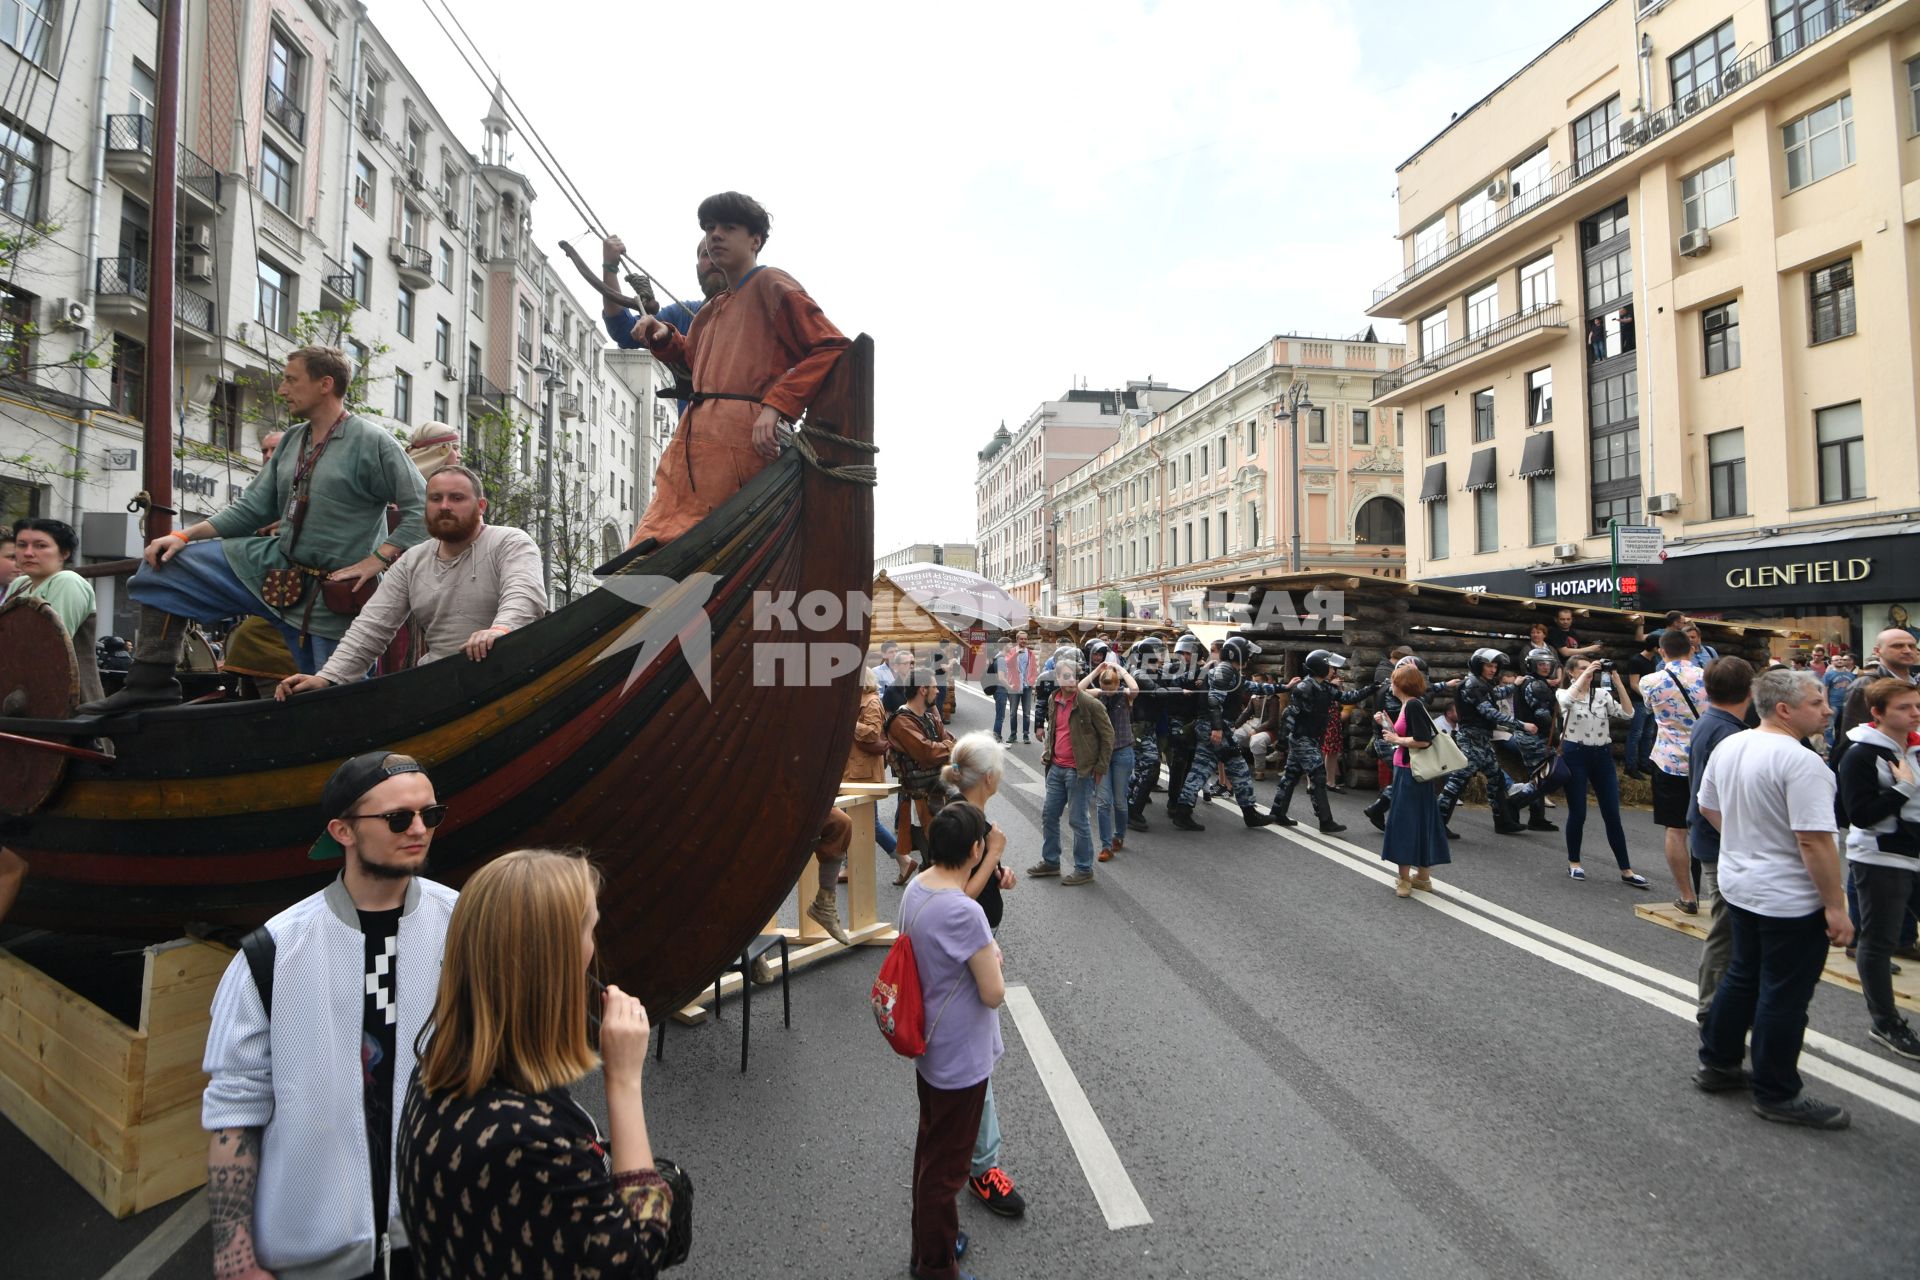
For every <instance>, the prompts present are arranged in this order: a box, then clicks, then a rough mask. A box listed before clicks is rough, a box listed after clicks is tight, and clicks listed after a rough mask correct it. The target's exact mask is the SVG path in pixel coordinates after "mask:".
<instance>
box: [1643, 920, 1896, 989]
mask: <svg viewBox="0 0 1920 1280" xmlns="http://www.w3.org/2000/svg"><path fill="white" fill-rule="evenodd" d="M1633 914H1635V915H1637V916H1639V917H1640V918H1641V919H1642V920H1651V921H1653V923H1655V924H1657V925H1662V926H1664V927H1666V928H1668V929H1672V930H1674V931H1675V932H1678V933H1684V934H1686V935H1687V936H1688V937H1690V938H1705V937H1706V936H1707V927H1708V926H1709V925H1711V924H1712V923H1713V919H1712V917H1711V916H1709V915H1708V914H1707V913H1706V912H1705V911H1704V910H1703V911H1701V913H1700V914H1699V915H1697V916H1690V915H1688V914H1687V913H1686V912H1684V911H1682V910H1680V908H1678V907H1676V906H1674V905H1673V904H1672V903H1671V902H1643V903H1637V904H1635V906H1634V908H1633ZM1894 963H1896V964H1900V963H1903V962H1901V961H1895V962H1894ZM1904 963H1905V970H1904V972H1901V973H1896V974H1894V975H1893V1002H1894V1003H1895V1004H1897V1005H1899V1006H1900V1007H1901V1008H1902V1009H1912V1010H1920V965H1916V964H1914V963H1912V962H1911V961H1906V962H1904ZM1820 976H1821V978H1822V979H1823V980H1825V981H1827V982H1831V983H1833V984H1834V985H1835V986H1837V987H1845V988H1846V989H1847V990H1849V991H1851V992H1853V993H1854V994H1856V995H1858V994H1860V973H1859V970H1857V969H1856V968H1855V967H1854V963H1853V961H1851V960H1849V959H1847V953H1846V952H1845V951H1842V950H1841V949H1840V948H1839V947H1834V948H1833V949H1832V950H1830V951H1829V952H1828V953H1827V971H1826V972H1825V973H1823V974H1821V975H1820Z"/></svg>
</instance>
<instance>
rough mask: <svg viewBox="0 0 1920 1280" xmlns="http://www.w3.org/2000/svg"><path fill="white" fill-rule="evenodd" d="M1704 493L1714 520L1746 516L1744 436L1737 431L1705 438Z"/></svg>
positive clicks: (1737, 429) (1723, 432) (1745, 452)
mask: <svg viewBox="0 0 1920 1280" xmlns="http://www.w3.org/2000/svg"><path fill="white" fill-rule="evenodd" d="M1707 492H1708V495H1709V497H1708V502H1709V507H1710V510H1711V511H1712V513H1713V518H1714V519H1715V520H1725V519H1726V518H1727V517H1728V516H1743V515H1745V514H1747V433H1746V432H1745V431H1744V430H1742V429H1741V428H1739V427H1735V428H1734V429H1733V430H1732V431H1716V432H1714V433H1713V434H1712V435H1710V436H1708V437H1707Z"/></svg>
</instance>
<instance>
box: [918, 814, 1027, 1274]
mask: <svg viewBox="0 0 1920 1280" xmlns="http://www.w3.org/2000/svg"><path fill="white" fill-rule="evenodd" d="M1005 844H1006V837H1005V836H1004V835H1003V834H1002V833H1001V832H1000V831H999V830H997V829H996V830H994V831H992V832H991V833H990V832H988V830H987V819H986V815H985V814H983V813H981V812H980V810H979V809H978V808H976V807H974V806H973V805H971V804H967V803H965V802H964V801H962V802H959V803H955V804H949V805H947V806H946V807H945V808H944V809H942V810H940V812H939V813H938V814H936V815H935V816H934V819H933V823H932V825H931V827H930V828H929V829H928V832H927V845H928V849H927V868H926V870H924V871H922V872H921V873H920V874H919V875H917V876H915V877H914V878H913V880H912V882H911V883H909V884H908V885H907V891H906V893H905V894H903V895H901V899H900V922H901V923H900V931H901V932H902V933H904V934H906V935H907V936H908V937H909V938H911V939H912V940H913V958H914V963H915V965H916V966H917V967H918V968H919V970H920V997H921V1000H922V1002H923V1005H924V1010H925V1018H926V1026H927V1050H926V1052H925V1053H923V1054H921V1055H920V1057H919V1058H917V1059H915V1061H914V1067H915V1071H916V1084H917V1085H918V1088H919V1093H920V1132H919V1135H918V1137H917V1138H916V1139H915V1141H914V1145H913V1255H912V1264H911V1270H912V1272H913V1274H914V1275H915V1276H920V1277H929V1278H931V1280H956V1277H958V1276H959V1275H960V1270H959V1267H958V1266H956V1265H955V1264H956V1262H957V1260H958V1259H959V1257H960V1256H961V1255H962V1254H963V1253H964V1252H965V1251H966V1247H967V1238H966V1236H965V1235H963V1234H962V1233H961V1231H960V1215H959V1211H958V1209H957V1207H956V1205H955V1200H956V1198H957V1197H958V1196H959V1194H960V1188H961V1186H962V1185H964V1184H965V1183H966V1180H967V1171H968V1169H969V1168H970V1167H971V1164H972V1159H973V1140H974V1137H975V1135H976V1134H978V1132H979V1129H980V1107H981V1103H982V1102H983V1100H984V1099H985V1098H986V1094H987V1079H988V1077H989V1076H991V1075H992V1074H993V1064H994V1063H996V1062H998V1061H999V1060H1000V1054H1001V1052H1002V1046H1001V1043H1000V1014H999V1012H998V1011H999V1008H1000V1004H1001V1002H1002V1001H1003V1000H1005V999H1006V994H1007V986H1006V980H1005V979H1004V978H1003V977H1002V975H1001V972H1000V948H999V947H998V946H997V945H996V944H995V943H994V941H993V933H992V931H991V930H989V929H988V928H987V915H986V912H984V911H983V910H981V908H980V904H979V903H977V902H975V901H974V900H973V899H972V898H970V897H968V896H967V888H966V886H967V881H968V879H969V878H970V877H971V876H972V875H973V873H974V872H975V871H977V870H979V869H980V868H981V867H982V866H983V865H985V866H988V867H991V865H992V864H995V863H997V862H998V861H999V859H1000V854H1001V850H1002V848H1003V847H1004V846H1005Z"/></svg>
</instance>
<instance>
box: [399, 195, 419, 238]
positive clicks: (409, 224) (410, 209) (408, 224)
mask: <svg viewBox="0 0 1920 1280" xmlns="http://www.w3.org/2000/svg"><path fill="white" fill-rule="evenodd" d="M420 226H421V222H420V210H419V208H418V207H416V206H415V205H414V203H413V202H412V201H408V202H407V207H406V209H405V210H404V211H403V212H402V213H401V214H400V242H401V243H402V244H404V245H407V246H409V247H410V248H415V249H418V248H420V247H422V246H421V244H420Z"/></svg>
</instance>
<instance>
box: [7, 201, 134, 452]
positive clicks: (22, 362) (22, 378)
mask: <svg viewBox="0 0 1920 1280" xmlns="http://www.w3.org/2000/svg"><path fill="white" fill-rule="evenodd" d="M59 230H60V226H59V224H57V223H53V222H41V223H35V224H31V225H27V224H21V223H17V222H13V221H11V220H7V219H0V276H4V278H5V280H6V281H7V282H8V283H9V284H11V282H12V281H13V279H14V278H15V276H16V275H17V274H18V273H19V270H20V268H21V265H22V263H23V260H24V259H25V258H26V257H27V256H28V255H29V254H30V253H32V251H33V250H35V249H37V248H38V247H39V246H40V245H41V244H42V243H44V242H45V241H46V239H47V238H48V237H49V236H52V235H54V234H55V233H57V232H58V231H59ZM23 305H25V299H24V296H23V295H19V294H14V293H12V292H11V291H10V290H9V291H8V292H7V293H6V294H4V295H0V383H5V384H6V386H7V389H8V390H9V391H11V392H14V393H15V394H16V395H18V396H19V397H20V398H21V399H25V400H29V401H37V400H38V398H39V397H38V395H37V394H36V393H38V392H44V391H47V390H49V389H50V388H48V386H47V384H46V382H45V381H44V380H43V377H42V375H44V374H45V373H47V372H48V371H50V370H56V369H80V370H86V371H94V370H99V369H104V368H106V367H107V361H106V359H104V358H103V357H102V355H101V352H102V350H103V349H105V348H106V346H107V344H108V343H109V342H110V341H111V340H112V337H113V334H112V332H111V331H107V330H103V331H100V332H98V333H96V334H94V335H93V336H92V341H91V342H88V343H84V344H82V345H80V346H77V347H75V348H74V349H73V350H72V351H71V352H69V353H68V354H67V355H65V356H62V357H60V358H59V359H55V360H47V359H36V358H35V357H36V356H43V355H44V354H45V344H44V342H43V341H42V340H43V339H45V338H47V337H48V336H49V334H48V332H47V330H46V329H45V328H44V327H42V326H41V325H40V324H39V323H37V322H36V321H35V320H33V319H32V316H31V312H25V311H23V310H20V309H17V308H19V307H22V306H23ZM57 411H58V412H59V413H61V414H62V415H66V414H69V413H71V412H72V410H71V406H70V405H68V404H61V405H59V406H58V410H57ZM12 420H13V421H14V422H15V423H16V424H18V425H21V426H24V427H25V428H26V429H27V430H29V431H32V432H34V433H35V434H36V435H38V436H40V437H41V441H40V442H39V443H38V444H36V445H34V446H33V447H31V448H25V449H19V450H8V451H7V452H6V453H5V454H0V467H4V468H5V469H6V470H8V471H10V472H12V473H14V474H17V475H21V476H22V477H23V478H25V479H26V480H28V481H29V482H31V483H33V484H35V485H42V484H51V483H52V482H54V481H56V480H67V481H71V480H84V479H85V478H86V477H87V476H88V474H90V473H89V472H88V470H87V468H86V466H85V465H84V459H82V458H81V457H80V453H79V450H78V449H77V448H75V446H74V443H73V440H72V438H71V437H72V433H71V432H68V431H64V430H63V431H60V432H58V433H55V432H50V431H47V430H45V429H43V428H41V427H40V426H39V425H38V424H36V423H34V422H32V421H30V420H28V419H25V418H14V419H12Z"/></svg>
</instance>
